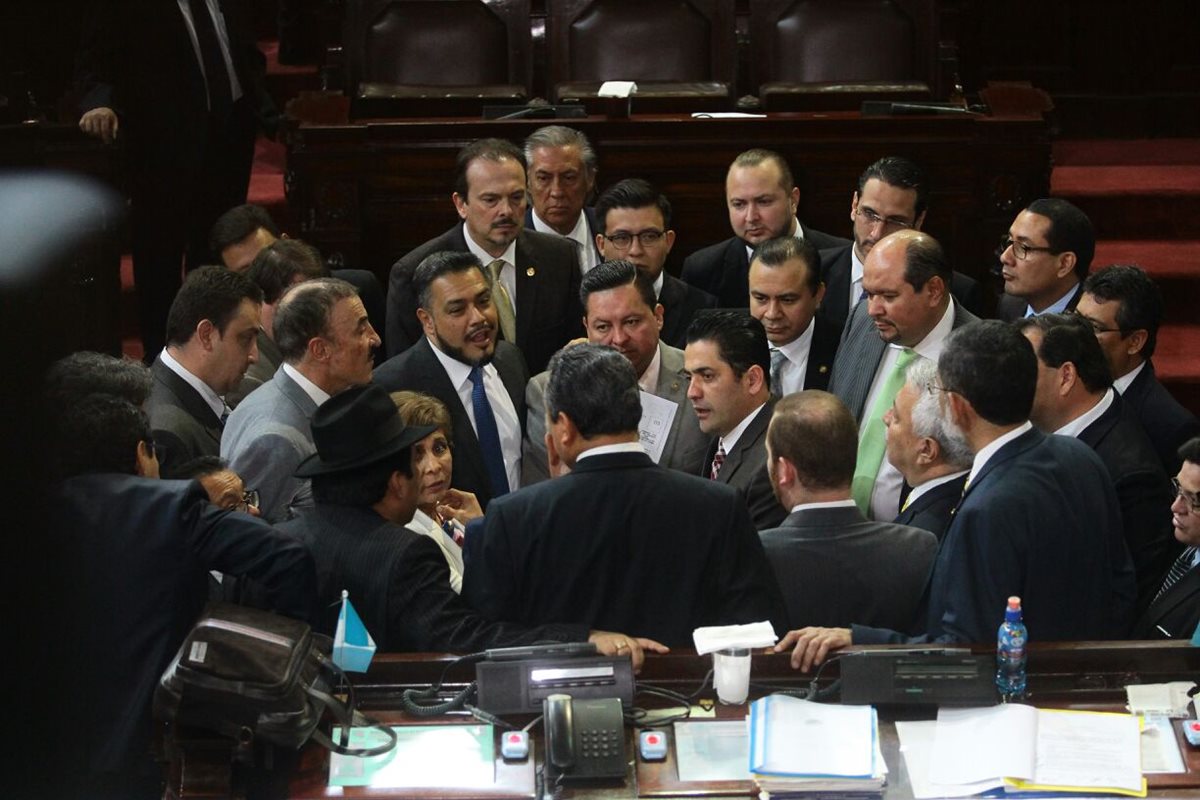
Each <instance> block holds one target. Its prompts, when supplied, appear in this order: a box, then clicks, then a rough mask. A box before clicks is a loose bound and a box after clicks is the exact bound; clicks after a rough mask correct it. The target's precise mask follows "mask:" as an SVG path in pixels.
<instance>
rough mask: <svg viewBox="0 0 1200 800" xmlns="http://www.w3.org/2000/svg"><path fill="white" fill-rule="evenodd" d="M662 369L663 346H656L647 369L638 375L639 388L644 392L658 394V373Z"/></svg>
mask: <svg viewBox="0 0 1200 800" xmlns="http://www.w3.org/2000/svg"><path fill="white" fill-rule="evenodd" d="M661 371H662V348H660V347H656V348H654V358H652V359H650V363H649V364H648V365H647V366H646V371H645V372H643V373H642V374H641V376H639V377H638V388H639V389H641V390H642V391H643V392H649V393H650V394H658V392H657V391H656V390H657V389H658V373H659V372H661Z"/></svg>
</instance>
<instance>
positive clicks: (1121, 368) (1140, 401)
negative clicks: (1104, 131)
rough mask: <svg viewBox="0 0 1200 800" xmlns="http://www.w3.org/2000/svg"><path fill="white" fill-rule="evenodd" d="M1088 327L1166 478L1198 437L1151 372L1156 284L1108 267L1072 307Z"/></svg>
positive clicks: (1158, 315)
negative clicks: (1181, 452)
mask: <svg viewBox="0 0 1200 800" xmlns="http://www.w3.org/2000/svg"><path fill="white" fill-rule="evenodd" d="M1075 310H1076V311H1077V312H1078V313H1079V314H1080V316H1082V317H1084V318H1085V319H1086V320H1087V321H1088V322H1089V323H1091V326H1092V330H1093V331H1095V333H1096V339H1097V340H1098V341H1099V342H1100V347H1101V349H1103V350H1104V357H1105V358H1106V359H1108V365H1109V367H1110V368H1111V369H1112V375H1113V387H1114V388H1115V389H1116V390H1117V391H1118V392H1120V393H1121V399H1122V400H1124V401H1125V402H1126V403H1127V404H1128V405H1129V406H1130V407H1131V408H1132V409H1133V412H1134V414H1135V415H1136V416H1137V418H1138V421H1139V422H1141V423H1142V427H1143V428H1144V429H1145V430H1146V435H1147V436H1149V437H1150V442H1151V443H1152V444H1153V445H1154V450H1155V452H1157V453H1158V458H1159V461H1161V462H1162V465H1163V469H1164V470H1165V471H1166V473H1167V474H1168V475H1174V474H1175V473H1177V472H1178V471H1179V466H1180V463H1181V462H1180V460H1179V448H1180V447H1181V446H1182V445H1183V443H1184V442H1187V441H1189V440H1190V439H1193V438H1195V437H1196V436H1200V420H1198V419H1197V418H1196V415H1195V414H1193V413H1192V412H1190V411H1188V410H1187V409H1186V408H1184V407H1183V406H1182V405H1180V404H1179V401H1178V400H1176V399H1175V398H1174V397H1172V396H1171V393H1170V392H1168V391H1167V389H1166V387H1164V386H1163V385H1162V384H1161V383H1159V381H1158V378H1157V377H1156V376H1155V374H1154V362H1153V361H1151V358H1152V357H1153V356H1154V348H1155V346H1156V345H1157V344H1158V327H1159V325H1161V324H1162V320H1163V299H1162V293H1161V292H1160V291H1159V289H1158V286H1157V285H1155V283H1154V281H1153V280H1151V279H1150V276H1149V275H1147V274H1146V273H1145V271H1144V270H1142V268H1141V267H1137V266H1131V265H1124V264H1120V265H1117V264H1115V265H1113V266H1111V267H1105V268H1104V269H1101V270H1097V271H1096V272H1094V273H1092V274H1091V275H1089V276H1088V279H1087V280H1086V281H1084V283H1083V295H1082V296H1081V297H1080V298H1079V305H1078V307H1077V308H1076V309H1075Z"/></svg>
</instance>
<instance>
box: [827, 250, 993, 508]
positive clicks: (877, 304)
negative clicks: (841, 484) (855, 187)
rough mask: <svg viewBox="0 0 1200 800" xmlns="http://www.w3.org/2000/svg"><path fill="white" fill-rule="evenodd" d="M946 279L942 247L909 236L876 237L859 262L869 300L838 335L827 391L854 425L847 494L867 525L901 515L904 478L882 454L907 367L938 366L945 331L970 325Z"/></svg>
mask: <svg viewBox="0 0 1200 800" xmlns="http://www.w3.org/2000/svg"><path fill="white" fill-rule="evenodd" d="M952 274H953V270H951V269H950V265H949V264H948V263H947V261H946V254H945V252H944V251H943V250H942V246H941V245H940V244H938V243H937V241H936V240H934V239H933V237H931V236H929V235H928V234H924V233H920V232H919V231H912V230H902V231H897V232H896V233H893V234H891V235H889V236H886V237H884V238H883V239H881V240H880V241H879V242H878V243H877V244H876V245H875V246H874V247H872V248H871V251H870V253H868V254H867V260H866V263H864V264H863V291H865V292H866V294H867V298H866V300H864V301H863V302H860V303H859V304H858V306H856V307H855V309H854V313H853V314H852V315H851V317H850V320H849V322H848V323H847V324H846V328H845V329H844V330H843V331H842V341H841V344H840V345H839V346H838V352H837V357H836V358H835V359H834V361H833V375H832V377H831V378H830V379H829V391H830V392H832V393H833V394H835V395H837V396H838V398H839V399H840V400H841V401H842V402H843V403H845V404H846V407H847V408H848V409H850V413H851V414H852V415H853V416H854V418H855V419H856V420H857V421H858V460H857V466H856V467H855V471H854V486H853V496H854V500H855V502H856V503H858V507H859V509H860V510H861V511H862V512H863V513H864V514H865V515H866V516H867V518H868V519H877V520H890V519H893V518H895V516H896V514H897V513H899V511H900V494H901V487H902V486H903V483H904V478H903V477H902V476H901V475H900V472H899V471H898V470H897V469H896V468H895V467H894V466H893V465H892V464H891V462H889V461H888V460H887V457H886V455H885V447H886V444H885V440H886V433H885V429H884V423H883V415H884V414H885V413H887V410H888V409H889V408H891V407H892V403H893V402H894V401H895V399H896V393H897V392H899V391H900V387H901V386H903V385H904V371H905V369H907V367H908V365H909V364H910V363H911V362H912V361H913V360H914V359H917V358H927V359H930V360H932V361H936V360H937V357H938V356H939V355H940V354H941V352H942V346H943V344H945V341H946V337H947V336H949V335H950V331H951V330H953V329H954V328H959V327H961V326H963V325H966V324H967V323H968V322H973V321H974V320H975V319H976V317H975V315H974V314H972V313H971V312H969V311H967V310H966V309H965V308H963V307H962V306H960V305H959V304H958V303H957V302H956V301H955V300H954V298H953V297H952V296H951V295H950V291H949V286H950V281H951V276H952Z"/></svg>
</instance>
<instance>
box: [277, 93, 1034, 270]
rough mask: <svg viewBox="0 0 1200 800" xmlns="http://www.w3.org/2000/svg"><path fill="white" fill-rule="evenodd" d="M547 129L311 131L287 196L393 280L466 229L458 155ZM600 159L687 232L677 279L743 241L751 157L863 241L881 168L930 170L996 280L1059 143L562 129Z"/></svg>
mask: <svg viewBox="0 0 1200 800" xmlns="http://www.w3.org/2000/svg"><path fill="white" fill-rule="evenodd" d="M548 122H550V121H547V120H505V121H491V122H484V121H479V120H462V119H457V120H454V119H429V120H379V121H361V122H358V123H354V124H347V125H313V126H309V125H299V126H297V127H294V128H293V129H292V130H291V131H290V133H289V134H288V170H287V176H286V186H287V192H288V199H289V202H290V203H291V206H292V210H293V212H294V217H295V219H298V220H300V221H301V223H300V224H301V229H300V231H299V235H301V236H302V237H303V238H305V239H307V240H309V241H310V242H311V243H312V244H314V245H316V246H317V247H318V248H319V249H320V250H321V251H322V252H324V253H326V255H329V254H341V255H342V256H343V257H344V258H345V260H346V264H347V265H349V266H355V267H363V268H367V269H372V270H374V271H375V272H376V273H377V274H378V275H379V276H380V277H381V278H384V279H386V277H387V272H388V270H389V268H390V267H391V265H392V264H393V263H394V262H395V261H396V260H397V259H398V258H400V256H402V255H404V254H405V253H407V252H408V251H409V250H411V249H412V248H414V247H416V246H417V245H419V244H421V243H422V242H425V241H427V240H429V239H431V238H432V237H434V236H436V235H437V234H439V233H442V232H443V231H444V230H446V229H447V228H449V227H450V226H451V225H452V224H454V223H455V222H456V221H457V216H456V214H455V212H454V208H453V205H452V203H451V201H450V194H451V191H452V184H453V179H454V157H455V154H456V153H457V152H458V150H459V149H460V148H461V147H462V146H463V145H465V144H467V143H468V142H471V141H473V140H475V139H479V138H482V137H487V136H496V137H502V138H506V139H511V140H513V141H514V142H517V143H521V142H523V141H524V139H525V137H526V136H527V135H528V134H530V133H531V132H532V131H533V130H535V129H536V128H538V127H541V126H542V125H545V124H548ZM562 123H563V124H565V125H569V126H570V127H573V128H577V129H579V130H581V131H583V132H584V133H586V134H587V136H588V138H589V139H591V141H592V144H593V146H594V147H595V149H596V152H597V153H598V154H599V160H600V167H599V176H598V178H597V188H598V190H602V189H604V188H606V187H608V186H611V185H612V184H613V183H615V182H616V181H618V180H621V179H623V178H631V177H640V178H645V179H647V180H649V181H651V182H652V183H654V184H656V185H657V186H658V187H659V188H660V189H661V190H662V191H663V192H664V193H665V194H666V195H667V197H668V199H670V201H671V204H672V206H673V209H674V223H673V227H674V229H675V231H676V232H677V234H678V238H677V240H676V242H675V248H674V250H673V252H672V253H671V258H670V260H669V261H668V269H670V270H672V271H673V272H676V273H677V272H678V269H679V265H680V264H681V263H682V261H683V258H684V256H686V255H688V254H689V253H692V252H694V251H695V250H698V249H700V248H701V247H704V246H706V245H709V244H713V243H714V242H718V241H721V240H723V239H726V238H728V237H729V236H730V235H731V231H730V228H729V219H728V215H727V213H726V210H725V203H724V186H725V172H726V170H727V169H728V167H729V164H730V162H731V161H732V160H733V158H734V157H735V156H736V155H737V154H738V153H740V152H742V151H743V150H746V149H749V148H751V147H766V148H770V149H773V150H777V151H779V152H781V153H782V154H783V155H784V157H785V158H787V160H788V162H789V163H790V164H791V166H792V169H793V171H794V172H795V173H796V181H797V184H798V185H799V186H800V190H801V201H800V218H801V220H803V221H804V222H805V223H806V224H809V225H812V226H813V227H814V228H817V229H819V230H823V231H826V232H827V233H832V234H836V235H841V236H848V235H849V234H850V231H851V222H850V218H849V215H850V200H851V194H852V193H853V191H854V190H855V188H856V186H857V181H858V176H859V174H861V172H862V171H863V170H864V169H865V168H866V167H867V166H868V165H869V164H870V163H871V162H873V161H875V160H876V159H878V158H880V157H882V156H885V155H904V156H908V157H909V158H912V159H914V160H915V161H917V162H918V163H920V164H921V165H922V166H924V167H925V169H927V170H928V171H929V173H930V177H931V182H932V187H933V191H932V196H931V202H930V210H929V215H928V217H927V218H926V222H925V229H926V230H927V231H929V232H930V233H931V234H932V235H933V236H935V237H936V238H937V239H939V240H940V241H941V242H942V244H943V245H944V246H945V247H946V249H947V252H948V253H949V255H950V257H951V261H952V263H953V265H954V266H955V268H957V269H959V270H960V271H963V272H966V273H968V274H971V275H973V276H975V277H977V278H978V277H984V273H985V272H986V269H987V267H988V265H989V264H990V261H991V254H992V250H993V249H994V247H995V245H996V244H997V243H998V241H999V239H1000V237H1001V235H1002V234H1003V233H1004V232H1005V231H1007V230H1008V226H1009V224H1010V223H1011V222H1012V220H1013V218H1014V217H1015V216H1016V213H1017V211H1018V210H1019V209H1020V208H1022V207H1023V206H1024V205H1025V204H1027V203H1028V202H1029V201H1030V200H1033V199H1035V198H1037V197H1042V196H1045V195H1046V194H1047V192H1048V190H1049V176H1050V140H1049V134H1048V131H1047V128H1046V125H1045V123H1044V122H1043V121H1042V120H1040V119H996V118H983V117H980V118H958V117H898V118H884V117H869V118H864V117H861V116H860V115H859V114H857V113H850V112H830V113H823V114H816V113H794V114H774V115H771V116H770V117H768V118H764V119H721V120H715V119H696V120H694V119H691V118H689V117H687V116H684V115H674V116H638V115H635V116H634V117H632V118H630V119H623V120H619V119H606V118H603V117H588V118H586V119H578V120H563V121H562Z"/></svg>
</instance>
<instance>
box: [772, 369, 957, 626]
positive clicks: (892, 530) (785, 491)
mask: <svg viewBox="0 0 1200 800" xmlns="http://www.w3.org/2000/svg"><path fill="white" fill-rule="evenodd" d="M857 448H858V430H857V426H856V425H855V424H854V418H853V417H852V416H850V412H849V411H847V410H846V407H845V406H844V405H843V404H842V403H841V401H840V400H838V399H837V398H836V397H834V396H833V395H831V394H829V393H827V392H822V391H819V390H808V391H803V392H799V393H797V394H792V395H789V396H787V397H785V398H784V399H783V400H780V401H779V403H777V404H776V406H775V414H774V415H773V416H772V418H771V425H770V427H769V428H768V430H767V465H768V472H769V473H770V476H771V486H772V487H773V488H774V489H775V494H776V496H777V497H778V498H779V501H780V502H781V503H782V504H783V505H784V507H786V508H790V509H791V513H790V514H789V515H788V517H787V519H785V520H784V521H783V524H782V525H781V526H780V527H778V528H773V529H771V530H765V531H762V532H761V534H760V535H761V536H762V541H763V547H764V548H765V549H766V551H767V561H769V562H770V563H771V567H772V569H774V571H775V577H776V578H777V579H778V580H779V586H780V587H781V589H782V590H783V599H784V602H785V603H786V604H787V610H788V618H789V620H790V626H791V628H799V627H804V626H808V625H823V626H840V627H848V626H849V625H850V624H851V623H853V622H856V621H861V620H868V619H869V620H874V621H873V622H869V623H866V622H863V623H861V624H869V625H875V626H880V627H889V628H892V629H894V630H910V629H911V628H912V627H913V623H914V621H915V619H916V616H917V608H918V606H919V605H920V600H921V593H922V592H923V591H924V589H925V581H926V579H927V578H928V577H929V570H930V568H931V567H932V566H933V559H934V557H935V556H936V555H937V538H936V537H935V536H934V535H933V534H932V533H930V532H929V531H923V530H919V529H917V528H909V527H907V526H904V525H894V524H892V523H890V522H868V521H867V520H866V519H865V518H864V517H863V515H862V512H860V511H859V510H858V507H857V506H855V505H854V501H853V500H852V499H850V484H851V481H852V479H853V478H854V461H855V454H856V450H857Z"/></svg>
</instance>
